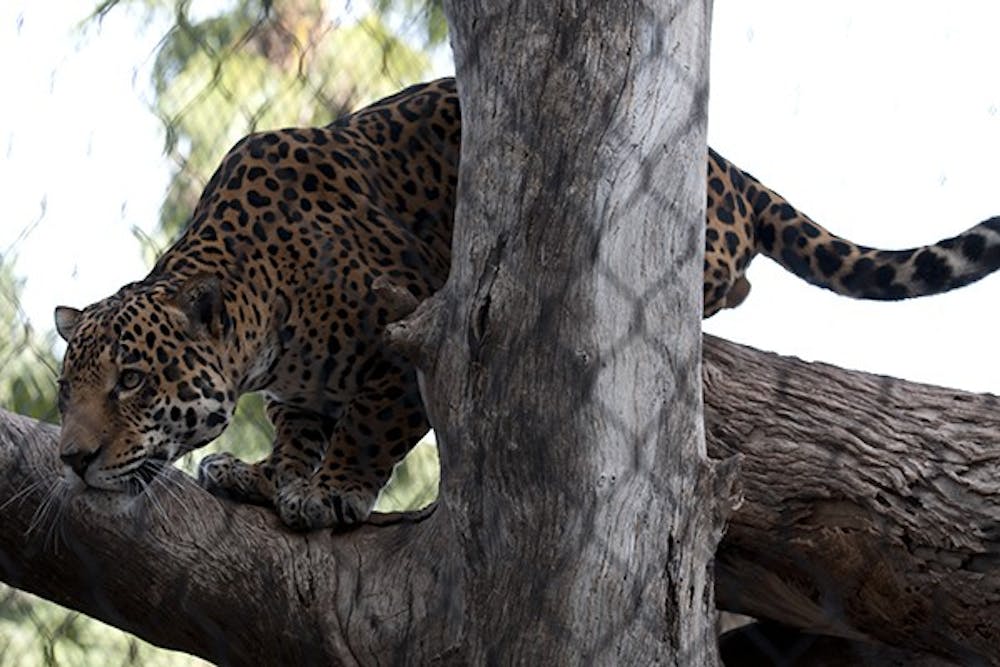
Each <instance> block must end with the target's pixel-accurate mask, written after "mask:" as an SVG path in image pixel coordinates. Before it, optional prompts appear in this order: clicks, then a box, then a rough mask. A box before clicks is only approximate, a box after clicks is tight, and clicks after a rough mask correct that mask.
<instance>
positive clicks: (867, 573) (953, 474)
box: [704, 337, 1000, 664]
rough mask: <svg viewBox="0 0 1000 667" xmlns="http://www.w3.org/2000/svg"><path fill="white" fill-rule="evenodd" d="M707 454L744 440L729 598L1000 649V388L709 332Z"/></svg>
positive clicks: (882, 634) (896, 635)
mask: <svg viewBox="0 0 1000 667" xmlns="http://www.w3.org/2000/svg"><path fill="white" fill-rule="evenodd" d="M704 379H705V403H706V405H705V426H706V437H707V441H708V447H709V454H710V455H711V456H714V457H718V458H723V457H726V456H729V455H731V454H735V453H739V454H742V455H743V466H742V482H743V488H744V493H745V499H744V504H743V506H742V507H741V508H740V509H739V510H738V511H737V513H736V515H735V516H734V517H733V518H732V520H731V523H730V526H729V531H728V533H727V536H726V538H725V539H724V540H723V543H722V546H721V548H720V551H719V554H718V558H717V585H716V596H717V603H718V604H719V606H720V607H722V608H725V609H728V610H731V611H737V612H741V613H745V614H748V615H751V616H757V617H764V618H770V619H774V620H778V621H781V622H783V623H786V624H789V625H793V626H795V627H799V628H804V629H807V630H812V631H814V632H820V633H825V634H833V635H840V636H843V637H855V638H865V637H868V638H874V639H877V640H881V641H883V642H887V643H890V644H893V645H896V646H903V647H908V648H912V649H918V650H928V651H934V652H937V653H939V654H946V655H950V656H951V657H954V658H956V659H959V660H961V661H962V662H963V663H976V662H987V663H989V664H1000V621H998V620H997V619H998V618H1000V569H998V565H1000V483H998V482H997V480H1000V414H998V411H997V398H996V397H995V396H989V395H976V394H970V393H967V392H963V391H958V390H953V389H942V388H939V387H932V386H927V385H921V384H916V383H913V382H906V381H903V380H896V379H893V378H889V377H883V376H876V375H871V374H867V373H860V372H855V371H847V370H842V369H839V368H836V367H833V366H829V365H826V364H807V363H804V362H802V361H799V360H797V359H791V358H787V357H781V356H778V355H775V354H769V353H764V352H758V351H755V350H751V349H749V348H745V347H741V346H739V345H735V344H733V343H729V342H726V341H722V340H718V339H711V338H708V337H706V345H705V358H704Z"/></svg>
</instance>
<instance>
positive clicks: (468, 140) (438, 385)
mask: <svg viewBox="0 0 1000 667" xmlns="http://www.w3.org/2000/svg"><path fill="white" fill-rule="evenodd" d="M446 7H447V9H448V11H449V17H450V28H451V32H450V34H451V37H452V46H453V49H454V52H455V62H456V69H457V78H458V86H459V93H460V96H461V99H462V134H463V136H462V169H461V175H460V180H459V192H460V201H459V204H458V207H457V211H456V218H457V221H458V222H457V225H456V231H455V237H454V240H453V250H454V255H455V258H454V259H453V261H452V276H451V278H450V280H449V282H448V284H447V285H446V286H445V287H444V289H443V290H442V291H441V292H439V293H438V294H437V295H435V296H434V297H432V299H430V300H429V301H428V302H426V303H425V304H422V306H421V308H419V309H418V311H417V315H416V316H415V317H414V318H412V319H411V320H409V321H408V322H407V324H406V325H405V326H403V327H400V328H398V329H397V330H396V332H395V337H396V340H397V341H399V342H400V344H402V345H404V346H406V347H409V348H414V347H415V348H416V349H417V350H418V356H419V358H421V360H422V370H423V371H424V377H425V382H426V386H429V387H434V390H433V391H430V392H427V406H428V411H429V413H430V415H431V422H432V423H433V424H435V430H436V433H437V436H438V439H439V443H441V445H442V471H443V473H444V478H445V483H444V485H443V494H444V495H443V497H444V500H445V502H446V504H448V505H449V507H450V508H451V510H452V514H451V516H452V517H453V519H454V521H455V538H456V540H457V542H458V545H459V550H460V551H461V552H462V553H463V554H464V555H465V558H464V559H463V561H462V562H461V571H460V577H461V582H462V585H460V586H459V588H460V589H461V590H462V591H463V592H464V594H463V604H464V605H465V608H466V609H468V610H476V611H475V613H470V614H468V615H467V617H466V621H465V633H464V634H463V635H462V641H463V644H464V646H465V648H466V650H467V651H468V653H467V655H468V657H469V658H470V659H471V662H472V664H483V663H485V662H492V663H497V664H650V663H652V662H660V663H667V664H677V665H691V664H699V665H711V664H715V663H716V661H717V655H716V649H715V624H714V617H715V612H714V604H713V601H712V569H711V567H710V561H711V555H712V554H713V553H714V550H715V547H716V545H717V543H718V539H719V538H720V536H721V529H722V523H723V521H722V516H723V514H724V513H725V512H724V511H723V510H722V509H720V508H719V506H718V505H717V503H716V502H715V496H716V495H717V490H718V487H725V486H726V483H727V481H728V480H729V479H730V478H727V477H726V475H725V474H722V475H719V474H717V473H716V471H715V469H714V467H713V466H712V465H711V464H709V463H708V461H707V458H706V456H705V450H704V441H703V429H702V420H701V417H700V415H701V406H700V399H701V397H700V383H699V382H698V378H699V374H700V359H701V349H700V344H701V338H700V334H699V330H700V316H699V313H700V308H701V303H700V291H699V289H700V282H701V271H702V267H701V253H700V249H701V247H702V244H703V236H702V234H703V232H702V228H703V222H702V220H701V216H702V213H703V199H704V185H703V183H702V181H703V180H704V175H703V173H702V172H703V168H704V159H703V157H702V156H701V154H700V151H702V150H703V149H704V145H705V98H706V87H707V53H708V49H707V47H708V43H707V31H708V13H709V12H708V7H707V4H706V3H705V2H703V1H701V0H697V1H694V2H691V1H684V2H662V1H661V2H633V1H627V2H603V3H583V2H574V1H572V0H570V1H566V0H559V1H556V2H535V1H534V0H519V1H514V2H495V1H493V0H490V1H489V2H478V1H474V0H458V1H455V2H448V3H446ZM569 120H572V122H571V123H570V122H568V121H569ZM532 340H536V341H538V340H542V341H545V342H546V343H545V345H536V344H532V343H531V342H530V341H532ZM723 472H724V473H731V470H730V468H725V469H724V471H723ZM525 531H527V532H525ZM526 536H530V537H529V538H528V539H525V537H526ZM487 582H488V583H487ZM512 618H516V619H517V622H515V623H512V622H511V620H512Z"/></svg>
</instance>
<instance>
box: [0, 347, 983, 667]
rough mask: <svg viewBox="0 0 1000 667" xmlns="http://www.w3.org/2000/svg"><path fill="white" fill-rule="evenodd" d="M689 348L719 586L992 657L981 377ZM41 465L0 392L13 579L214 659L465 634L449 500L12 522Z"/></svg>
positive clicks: (362, 651) (0, 507)
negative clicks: (412, 507) (735, 502)
mask: <svg viewBox="0 0 1000 667" xmlns="http://www.w3.org/2000/svg"><path fill="white" fill-rule="evenodd" d="M704 350H705V365H704V368H705V371H704V376H705V383H704V386H705V397H706V405H705V414H706V431H707V439H708V449H709V453H710V454H712V455H713V456H717V457H722V456H730V455H731V454H733V453H734V452H738V453H740V455H741V457H742V463H741V470H742V479H741V486H742V490H743V494H744V497H745V501H744V502H743V504H742V505H741V506H740V507H739V509H738V510H737V511H736V512H735V513H734V514H733V516H732V517H731V518H730V524H729V529H728V532H727V534H726V536H725V538H724V539H723V541H722V544H721V546H720V548H719V552H718V556H717V583H716V590H717V598H718V602H719V605H720V606H722V607H723V608H727V609H730V610H733V611H742V612H745V613H750V614H754V615H758V616H762V617H768V618H771V619H774V620H777V621H780V622H782V623H784V624H786V625H789V626H793V627H798V628H803V629H805V630H810V631H813V632H817V631H818V632H825V633H832V634H835V635H840V636H842V637H856V638H868V639H870V640H880V641H883V642H886V643H889V644H893V645H896V646H899V647H904V648H907V649H910V650H918V651H925V652H931V653H935V654H937V655H945V656H951V657H952V658H954V659H956V660H960V661H962V662H963V663H965V664H968V663H973V664H975V663H976V662H979V663H985V664H1000V649H998V647H1000V629H998V627H997V621H996V618H997V617H998V611H1000V610H998V604H997V600H998V599H1000V570H997V569H996V568H995V567H991V566H990V565H991V563H992V559H993V558H995V554H997V553H1000V546H998V544H997V539H998V538H997V534H996V531H995V528H994V527H995V526H997V525H1000V489H998V488H997V487H996V485H994V484H990V483H989V482H990V480H994V479H997V478H998V477H1000V416H998V414H997V410H996V407H997V399H996V397H994V396H989V395H976V394H970V393H967V392H962V391H958V390H953V389H942V388H937V387H930V386H926V385H920V384H916V383H912V382H906V381H903V380H895V379H891V378H886V377H880V376H874V375H870V374H866V373H861V372H856V371H846V370H841V369H837V368H834V367H832V366H827V365H824V364H807V363H804V362H801V361H798V360H795V359H790V358H785V357H781V356H778V355H774V354H770V353H764V352H758V351H755V350H752V349H749V348H745V347H741V346H739V345H735V344H733V343H728V342H725V341H721V340H718V339H714V338H712V337H709V336H706V337H705V345H704ZM57 474H58V463H57V457H56V430H55V428H53V427H51V426H48V425H44V424H40V423H38V422H35V421H33V420H31V419H28V418H26V417H21V416H18V415H13V414H10V413H6V412H2V411H0V579H3V581H5V582H7V583H9V584H11V585H13V586H16V587H18V588H23V589H25V590H28V591H31V592H33V593H37V594H38V595H41V596H43V597H46V598H49V599H52V600H55V601H57V602H60V603H61V604H64V605H67V606H70V607H73V608H75V609H79V610H80V611H83V612H85V613H87V614H90V615H92V616H95V617H97V618H101V619H103V620H106V621H110V622H111V623H113V624H115V625H118V626H119V627H123V628H125V629H127V630H130V631H132V632H135V633H136V634H138V635H140V636H142V637H144V638H146V639H148V640H150V641H152V642H153V643H156V644H158V645H160V646H165V647H169V648H177V649H181V650H185V651H188V652H190V653H194V654H196V655H200V656H202V657H205V658H206V659H209V660H213V661H216V662H222V663H228V664H262V663H266V662H268V661H275V660H282V659H284V660H296V661H300V662H301V663H302V664H310V663H311V662H320V661H323V660H327V661H330V660H340V661H345V660H347V661H349V658H350V656H352V655H353V656H358V657H359V659H362V661H364V660H363V658H365V657H366V656H367V657H371V656H376V655H385V654H379V653H378V647H379V646H380V642H388V643H392V642H391V639H392V637H393V636H394V633H397V632H399V633H402V632H404V631H405V630H407V629H409V630H410V631H411V632H412V634H411V635H410V637H411V638H412V639H411V641H412V642H413V644H414V649H413V650H414V651H418V650H419V649H420V648H421V647H427V646H431V645H435V646H437V647H438V648H439V651H438V653H437V654H438V655H445V656H446V655H454V656H460V655H461V651H460V646H458V645H455V637H454V636H452V635H450V630H451V629H454V628H455V627H459V626H460V624H461V621H460V619H461V617H462V614H463V611H462V607H461V605H460V604H458V603H459V601H460V600H459V599H456V598H451V597H448V596H447V595H442V593H441V591H440V588H445V589H448V588H449V584H451V583H453V582H455V581H456V580H457V579H455V577H457V573H456V572H454V571H453V570H452V569H451V568H452V567H453V564H452V563H451V562H450V561H448V560H446V559H442V554H445V553H447V552H448V550H449V549H450V548H451V547H450V544H452V542H451V540H453V539H454V536H453V535H452V534H451V528H450V526H451V522H452V520H453V518H451V517H448V516H446V515H447V514H448V513H449V511H450V509H449V507H448V504H447V503H444V504H442V506H441V507H439V508H438V511H437V512H435V513H434V514H433V515H432V516H429V517H426V518H425V519H424V520H422V521H414V522H404V523H399V524H397V525H393V526H389V527H364V528H361V529H359V530H357V531H354V532H350V533H345V534H339V535H338V534H333V533H328V532H323V533H316V534H310V535H298V534H294V533H289V532H287V531H286V530H285V529H283V528H282V526H281V525H280V522H279V521H278V520H277V519H276V518H275V517H274V516H273V514H271V513H270V512H269V511H267V510H265V509H261V508H257V507H251V506H245V505H235V504H232V503H227V502H224V501H221V500H219V499H217V498H215V497H213V496H210V495H208V494H207V493H205V492H203V491H202V490H201V489H199V488H198V487H197V486H196V485H195V484H194V483H193V482H192V481H191V480H190V479H188V478H186V477H184V476H183V475H182V474H180V473H177V474H176V478H177V483H176V485H175V486H174V487H173V488H172V489H171V492H170V493H166V494H164V493H161V494H159V497H160V501H159V503H158V506H157V508H152V507H150V506H149V505H148V503H139V504H133V506H131V507H125V506H124V505H123V499H122V498H120V497H118V496H113V495H108V494H101V493H92V494H87V495H86V496H83V497H80V498H78V499H77V500H76V501H74V502H71V503H69V505H68V506H67V507H66V509H65V511H64V512H63V514H62V516H61V521H60V523H61V525H62V526H63V528H64V529H63V531H61V533H59V534H56V535H52V536H51V538H48V539H47V534H48V530H49V524H48V523H44V522H43V524H42V525H40V526H38V527H36V528H35V530H34V531H33V532H31V534H30V535H29V534H28V528H29V526H30V525H31V524H32V521H33V519H35V518H36V513H37V512H39V508H40V507H41V506H42V504H43V502H44V500H45V497H46V489H47V488H48V486H49V485H50V484H51V483H52V480H53V479H54V478H55V476H56V475H57ZM720 495H724V494H720ZM915 501H919V503H920V506H919V507H918V506H917V505H916V504H915ZM192 508H197V511H195V510H194V509H192ZM137 515H138V516H140V517H144V519H145V520H144V521H139V520H137ZM116 516H121V517H122V518H121V519H116V518H115V517H116ZM136 582H142V584H141V585H138V586H137V585H136ZM237 601H238V602H237ZM313 613H316V614H318V615H317V616H316V618H315V619H314V620H312V621H309V622H308V623H305V624H304V625H303V626H301V627H299V626H298V625H296V624H297V623H299V622H300V620H301V619H308V618H309V615H310V614H313ZM424 615H427V616H428V618H429V619H430V620H432V621H433V622H429V623H427V624H426V625H421V624H420V623H418V622H417V620H418V619H419V618H421V617H423V616H424ZM401 618H402V620H401ZM290 619H291V621H290ZM448 646H454V650H455V653H453V654H448V653H446V652H445V651H443V650H441V647H448ZM389 655H390V656H391V654H389ZM412 655H413V656H414V657H416V656H417V655H418V653H416V652H414V653H413V654H412ZM345 656H346V657H345ZM424 656H425V657H428V656H429V654H424ZM827 664H828V663H827ZM935 664H936V663H935Z"/></svg>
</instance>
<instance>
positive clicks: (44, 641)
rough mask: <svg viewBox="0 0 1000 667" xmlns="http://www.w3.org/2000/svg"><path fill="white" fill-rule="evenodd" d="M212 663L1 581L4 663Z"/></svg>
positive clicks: (40, 666) (79, 666)
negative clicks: (156, 644) (169, 649)
mask: <svg viewBox="0 0 1000 667" xmlns="http://www.w3.org/2000/svg"><path fill="white" fill-rule="evenodd" d="M208 664H209V663H207V662H205V661H203V660H199V659H198V658H195V657H193V656H190V655H186V654H184V653H178V652H175V651H165V650H163V649H160V648H157V647H155V646H153V645H151V644H148V643H146V642H144V641H142V640H141V639H138V638H136V637H133V636H132V635H129V634H127V633H124V632H121V631H119V630H117V629H116V628H113V627H111V626H108V625H105V624H104V623H101V622H100V621H95V620H94V619H92V618H88V617H87V616H84V615H82V614H78V613H76V612H73V611H70V610H68V609H65V608H63V607H60V606H59V605H57V604H53V603H51V602H47V601H45V600H42V599H40V598H36V597H35V596H33V595H29V594H27V593H23V592H21V591H17V590H14V589H13V588H8V587H6V586H3V585H0V665H17V666H18V667H52V666H55V665H66V666H72V667H104V666H105V665H123V666H125V665H134V666H135V667H196V666H201V665H206V666H207V665H208Z"/></svg>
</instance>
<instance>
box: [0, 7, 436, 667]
mask: <svg viewBox="0 0 1000 667" xmlns="http://www.w3.org/2000/svg"><path fill="white" fill-rule="evenodd" d="M126 9H129V10H138V11H131V12H130V15H132V16H134V17H135V20H136V22H137V27H139V25H140V24H144V25H150V24H154V23H156V22H157V21H164V20H165V22H166V23H168V24H169V25H170V28H169V30H167V32H166V33H165V34H163V35H160V36H159V40H158V42H157V43H156V47H155V49H154V50H155V55H154V60H153V64H152V68H151V78H152V81H151V82H150V84H151V90H152V93H153V95H152V99H151V101H150V110H151V112H152V113H154V114H156V116H157V117H158V118H159V119H160V120H161V122H162V124H163V127H164V129H165V134H164V136H165V145H164V155H165V156H166V159H167V160H168V161H169V163H170V164H171V171H172V173H171V179H170V183H169V186H168V188H167V191H166V193H165V196H164V201H163V204H162V207H161V209H160V217H159V224H158V226H157V228H156V229H155V231H154V232H153V233H150V234H142V233H139V232H138V231H135V233H136V235H137V237H139V239H140V242H141V247H142V253H143V257H144V260H145V262H146V263H147V265H151V264H152V262H153V261H154V259H155V257H156V256H157V255H158V254H159V253H160V252H162V251H163V250H164V249H165V248H166V247H167V246H168V245H169V243H170V242H171V240H172V239H173V238H175V237H176V236H177V235H178V233H179V232H180V231H181V230H182V229H183V228H184V226H185V224H186V223H187V221H188V219H189V216H190V215H191V212H192V211H193V209H194V206H195V203H196V202H197V200H198V197H199V196H200V193H201V190H202V188H203V187H204V185H205V184H206V183H207V182H208V179H209V178H210V176H211V174H212V172H213V171H214V170H215V168H216V166H217V165H218V163H219V161H220V160H221V158H222V156H223V155H224V154H225V152H226V151H227V150H228V148H229V147H230V146H232V145H233V144H234V143H235V142H236V141H237V140H238V139H240V138H241V137H242V136H244V135H245V134H247V133H249V132H253V131H256V130H262V129H268V128H276V127H288V126H310V125H312V126H315V125H325V124H327V123H329V122H331V121H333V120H334V119H336V118H337V117H338V116H340V115H342V114H344V113H347V112H349V111H351V110H353V109H356V108H358V107H360V106H362V105H363V104H365V103H367V102H369V101H372V100H375V99H378V98H380V97H383V96H385V95H387V94H390V93H392V92H395V91H397V90H398V89H400V88H402V87H404V86H406V85H409V84H412V83H415V82H418V81H421V80H424V79H426V78H429V73H430V71H431V70H432V68H433V66H434V64H435V63H437V64H438V67H437V69H439V70H440V69H442V64H443V67H444V68H448V70H450V66H449V65H448V63H449V57H450V54H449V53H448V52H447V49H446V47H445V39H446V35H447V27H446V24H445V20H444V15H443V13H442V11H441V7H440V2H439V1H438V0H433V1H427V0H371V1H370V2H348V3H346V4H344V5H342V6H340V5H337V4H334V3H326V2H323V1H322V0H232V1H229V2H226V1H222V2H205V3H199V2H192V1H191V0H106V1H105V2H101V3H99V4H98V5H97V6H96V7H93V11H92V12H91V13H90V14H89V16H88V17H87V18H86V19H84V20H83V21H82V22H81V23H80V24H79V30H80V32H81V33H83V32H86V31H87V30H89V29H90V28H92V27H94V26H95V25H96V24H100V22H101V21H103V20H104V19H105V18H106V17H107V16H108V15H109V14H110V13H112V12H122V11H124V10H126ZM141 85H143V84H142V82H137V86H141ZM137 94H138V93H137ZM150 157H151V158H152V156H150ZM16 275H17V274H15V272H14V267H13V258H12V257H11V256H9V255H8V256H4V255H0V326H2V327H3V334H2V335H0V368H3V374H2V375H0V404H2V405H3V407H4V408H6V409H8V410H11V411H14V412H18V413H21V414H26V415H30V416H32V417H35V418H38V419H43V420H47V421H50V422H56V421H58V413H57V411H56V410H55V407H54V406H55V379H56V378H57V377H58V370H57V369H58V361H57V354H56V351H55V350H56V337H55V335H54V334H53V333H52V332H51V331H46V332H38V331H35V330H34V329H32V327H31V326H30V325H28V324H26V322H27V320H26V318H25V317H24V316H23V313H21V312H19V296H20V290H21V283H20V282H19V281H18V279H17V277H16ZM270 434H271V431H270V426H269V425H268V424H267V421H266V419H265V418H264V415H263V409H262V400H261V398H260V397H259V396H255V395H251V396H247V397H244V399H243V400H242V401H241V402H240V406H239V409H238V412H237V417H236V419H235V420H234V423H233V424H232V425H231V426H230V428H229V429H227V431H226V433H225V434H224V435H223V437H222V438H221V439H220V440H219V441H217V442H216V443H213V445H210V447H209V448H206V450H205V451H203V452H199V458H200V456H201V455H204V454H205V453H208V451H211V450H213V449H225V450H227V451H233V452H235V453H237V454H238V455H240V456H243V457H245V458H248V459H256V458H259V457H260V456H262V455H263V454H264V453H265V452H266V451H267V449H268V446H269V441H270ZM195 465H196V459H194V458H191V457H189V458H188V460H185V461H183V462H182V467H186V468H188V470H189V471H190V470H191V469H193V467H194V466H195ZM437 466H438V459H437V451H436V448H435V447H434V444H433V440H432V439H430V438H429V439H427V440H426V441H425V442H423V443H421V444H420V445H419V446H418V447H417V448H416V449H415V450H414V451H413V452H412V453H411V456H410V457H408V458H407V460H406V461H405V462H404V463H403V464H401V465H400V466H399V467H398V468H397V471H396V472H395V474H394V475H393V478H392V480H391V482H390V485H389V486H388V487H387V489H386V490H385V491H384V493H383V494H382V497H381V498H380V500H379V509H381V510H384V511H391V510H399V509H407V508H415V507H421V506H423V505H426V504H427V503H428V502H430V501H432V500H433V499H434V498H435V497H436V495H437ZM8 664H9V665H29V666H30V665H91V664H93V665H107V664H124V665H194V664H203V663H201V661H199V660H196V659H194V658H191V657H190V656H185V655H181V654H176V653H171V652H167V651H160V650H159V649H156V648H155V647H152V646H150V645H148V644H145V643H144V642H142V641H140V640H138V639H136V638H134V637H131V636H129V635H126V634H124V633H121V632H120V631H118V630H116V629H114V628H111V627H109V626H104V625H103V624H100V623H98V622H96V621H93V620H92V619H89V618H87V617H84V616H81V615H79V614H77V613H75V612H69V611H67V610H65V609H62V608H60V607H58V606H56V605H53V604H50V603H48V602H45V601H42V600H38V599H37V598H34V597H32V596H29V595H26V594H23V593H21V592H19V591H15V590H13V589H9V588H5V587H0V665H8Z"/></svg>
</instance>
